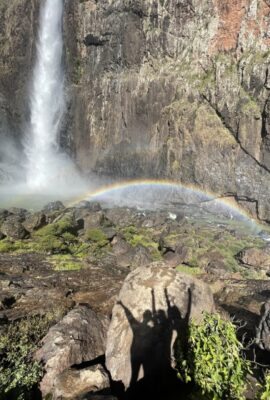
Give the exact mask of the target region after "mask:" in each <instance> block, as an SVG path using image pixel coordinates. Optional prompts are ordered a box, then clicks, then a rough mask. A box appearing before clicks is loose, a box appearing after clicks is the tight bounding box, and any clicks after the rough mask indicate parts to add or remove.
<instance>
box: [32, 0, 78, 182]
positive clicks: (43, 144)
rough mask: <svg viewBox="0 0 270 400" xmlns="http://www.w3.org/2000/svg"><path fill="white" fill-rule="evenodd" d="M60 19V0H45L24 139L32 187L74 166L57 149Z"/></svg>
mask: <svg viewBox="0 0 270 400" xmlns="http://www.w3.org/2000/svg"><path fill="white" fill-rule="evenodd" d="M62 19H63V0H46V1H45V3H44V5H43V6H42V7H41V13H40V31H39V37H38V43H37V61H36V65H35V68H34V76H33V84H32V93H31V99H30V111H31V121H30V129H29V130H30V132H29V134H28V137H27V140H26V143H25V152H26V155H27V159H28V162H27V176H26V179H27V186H28V187H29V188H30V189H32V190H39V189H44V188H47V187H51V186H52V185H53V184H56V183H58V182H57V181H59V180H63V178H64V179H66V178H67V176H68V174H69V172H70V169H72V168H73V165H72V163H71V160H69V158H68V156H67V155H65V154H63V153H62V152H61V151H60V149H59V132H60V129H61V124H62V121H63V116H64V112H65V92H64V72H63V66H62V56H63V36H62Z"/></svg>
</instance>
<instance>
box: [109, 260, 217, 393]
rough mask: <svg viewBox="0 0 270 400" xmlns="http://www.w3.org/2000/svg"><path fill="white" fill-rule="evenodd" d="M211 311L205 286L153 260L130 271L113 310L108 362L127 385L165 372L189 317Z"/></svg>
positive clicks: (116, 378)
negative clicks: (176, 341) (175, 344)
mask: <svg viewBox="0 0 270 400" xmlns="http://www.w3.org/2000/svg"><path fill="white" fill-rule="evenodd" d="M204 311H207V312H213V311H214V300H213V296H212V293H211V291H210V289H209V287H208V285H207V284H205V283H203V282H201V281H198V280H196V279H194V278H193V277H191V276H188V275H185V274H182V273H179V272H176V271H175V270H173V269H169V268H168V267H164V264H163V263H160V262H157V263H152V264H150V265H148V266H144V267H140V268H137V269H136V270H134V271H133V272H131V273H130V274H129V275H128V276H127V278H126V280H125V282H124V285H123V287H122V289H121V291H120V294H119V299H118V302H117V303H116V305H115V306H114V308H113V313H112V320H111V324H110V328H109V332H108V339H107V349H106V366H107V368H108V370H109V371H110V373H111V376H112V379H113V380H114V381H121V382H122V383H123V384H124V386H125V388H128V387H129V386H130V387H132V386H133V385H134V384H135V383H136V382H137V381H138V380H139V379H140V378H143V377H144V378H151V377H153V376H157V375H159V374H160V375H163V376H164V372H166V371H168V370H170V369H171V368H172V366H174V365H175V363H174V356H173V353H174V352H173V346H174V343H175V340H176V339H177V337H178V336H180V337H181V338H183V340H184V339H185V338H186V335H187V326H188V323H189V321H190V319H192V320H194V321H200V320H201V318H202V315H203V312H204Z"/></svg>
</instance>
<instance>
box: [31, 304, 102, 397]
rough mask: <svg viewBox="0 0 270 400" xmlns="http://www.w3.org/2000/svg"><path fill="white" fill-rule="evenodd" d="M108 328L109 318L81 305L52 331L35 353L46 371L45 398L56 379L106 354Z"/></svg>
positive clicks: (42, 389) (43, 390)
mask: <svg viewBox="0 0 270 400" xmlns="http://www.w3.org/2000/svg"><path fill="white" fill-rule="evenodd" d="M108 325H109V323H108V319H107V318H106V317H104V316H102V315H97V314H96V313H95V312H94V311H92V310H91V309H90V308H88V307H86V306H79V307H77V308H75V309H74V310H72V311H70V312H69V313H68V314H67V315H66V316H65V317H64V318H63V320H62V321H61V322H59V323H58V324H57V325H55V326H54V327H52V328H51V329H50V330H49V332H48V334H47V335H46V336H45V338H44V339H43V346H42V348H41V349H40V350H39V351H38V352H37V354H36V359H37V360H38V361H40V362H42V363H43V364H44V369H45V375H44V378H43V380H42V382H41V385H40V388H41V391H42V394H43V395H46V394H48V393H51V392H53V390H54V389H53V388H54V386H55V380H56V378H57V376H58V375H59V374H60V373H62V372H63V371H65V370H66V369H67V368H69V367H71V366H73V365H79V364H81V363H83V362H87V361H92V360H94V359H96V358H98V357H100V356H102V355H104V352H105V342H106V333H107V329H108Z"/></svg>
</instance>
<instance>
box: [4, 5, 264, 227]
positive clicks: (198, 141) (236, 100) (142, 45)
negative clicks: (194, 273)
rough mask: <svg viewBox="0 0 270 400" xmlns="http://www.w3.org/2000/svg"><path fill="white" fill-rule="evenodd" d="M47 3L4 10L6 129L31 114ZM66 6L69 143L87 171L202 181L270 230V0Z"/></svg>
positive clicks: (205, 185)
mask: <svg viewBox="0 0 270 400" xmlns="http://www.w3.org/2000/svg"><path fill="white" fill-rule="evenodd" d="M38 3H39V0H31V1H26V0H12V1H9V2H7V1H6V0H5V1H4V2H2V3H1V6H0V16H1V24H0V26H1V28H0V33H1V35H0V43H1V48H4V49H5V53H3V54H5V57H4V58H3V57H1V64H0V65H1V68H0V93H3V94H4V100H2V103H1V104H3V106H2V107H1V110H2V109H3V110H5V104H7V105H8V106H7V107H8V110H9V112H8V113H5V112H4V113H3V111H1V115H2V117H1V121H5V118H9V119H10V120H11V121H12V123H13V125H14V123H15V124H19V123H21V120H22V111H25V110H24V107H23V106H22V93H23V92H24V88H25V87H26V86H25V82H26V78H27V77H28V73H29V68H30V65H32V56H33V41H34V37H35V26H36V20H37V18H36V16H37V9H38ZM2 4H3V5H2ZM65 5H66V12H65V21H64V31H65V42H66V66H67V75H68V81H69V99H70V106H69V114H68V126H69V128H68V132H67V134H68V136H69V137H70V138H72V142H71V146H72V149H73V153H74V156H75V157H76V159H77V161H78V164H79V166H80V167H81V168H82V169H83V170H84V171H86V172H88V171H95V172H97V173H98V174H104V175H113V176H118V177H135V176H136V177H142V176H143V177H163V178H170V179H175V180H177V181H181V182H184V183H193V184H196V185H198V186H200V187H201V188H203V189H205V190H211V191H214V192H216V193H219V194H221V195H231V196H233V197H235V198H236V199H237V201H239V203H240V204H241V205H242V206H243V207H245V208H246V209H248V210H250V211H251V213H253V214H254V215H257V216H258V217H259V218H260V219H262V220H267V221H270V206H269V204H270V202H269V200H270V194H269V193H268V192H269V190H268V188H269V186H270V126H269V125H270V116H269V115H270V114H269V112H270V102H269V94H270V92H269V91H270V75H269V62H270V51H269V48H270V47H269V46H270V30H269V22H270V1H269V0H228V1H226V2H224V1H222V0H203V1H202V0H114V1H111V0H99V1H97V0H84V1H82V0H66V2H65ZM3 10H4V11H3ZM22 10H23V12H22ZM21 14H22V17H20V15H21ZM22 19H23V20H22ZM24 20H25V21H24ZM2 21H4V24H3V23H2ZM5 21H6V22H5ZM23 21H24V23H23ZM25 50H26V51H25ZM4 86H5V87H4ZM1 98H2V97H1ZM3 101H4V102H3ZM5 101H6V102H7V103H5ZM10 105H11V106H12V107H9V106H10ZM3 115H4V116H5V117H3ZM9 126H12V124H9Z"/></svg>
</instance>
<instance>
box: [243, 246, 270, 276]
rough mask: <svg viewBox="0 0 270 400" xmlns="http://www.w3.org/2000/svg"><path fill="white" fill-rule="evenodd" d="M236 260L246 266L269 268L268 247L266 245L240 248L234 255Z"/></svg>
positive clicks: (269, 256) (269, 248)
mask: <svg viewBox="0 0 270 400" xmlns="http://www.w3.org/2000/svg"><path fill="white" fill-rule="evenodd" d="M236 257H237V258H238V260H239V261H240V262H241V263H242V264H245V265H247V266H251V267H254V268H258V269H266V270H268V269H269V268H270V247H269V246H266V247H263V248H261V249H259V248H255V247H253V248H249V249H244V250H242V251H241V252H240V253H239V254H237V256H236Z"/></svg>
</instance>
